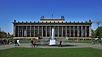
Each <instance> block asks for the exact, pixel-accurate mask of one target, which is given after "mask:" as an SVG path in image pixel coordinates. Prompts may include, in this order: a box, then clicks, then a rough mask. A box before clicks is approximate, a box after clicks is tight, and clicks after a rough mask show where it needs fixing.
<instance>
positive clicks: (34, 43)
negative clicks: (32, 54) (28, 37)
mask: <svg viewBox="0 0 102 57" xmlns="http://www.w3.org/2000/svg"><path fill="white" fill-rule="evenodd" d="M35 45H36V39H34V40H33V46H34V47H35Z"/></svg>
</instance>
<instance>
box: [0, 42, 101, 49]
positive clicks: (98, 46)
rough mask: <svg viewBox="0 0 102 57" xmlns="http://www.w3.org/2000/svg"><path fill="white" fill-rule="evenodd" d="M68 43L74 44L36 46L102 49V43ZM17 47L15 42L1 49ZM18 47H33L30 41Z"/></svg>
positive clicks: (2, 46)
mask: <svg viewBox="0 0 102 57" xmlns="http://www.w3.org/2000/svg"><path fill="white" fill-rule="evenodd" d="M65 44H66V45H72V46H65V47H58V46H40V45H39V46H36V48H85V47H90V48H96V49H100V50H102V45H98V44H95V45H92V44H89V43H88V44H87V43H65ZM13 47H15V45H14V44H10V45H1V46H0V50H4V49H9V48H13ZM16 47H25V48H31V46H30V43H21V44H20V46H16Z"/></svg>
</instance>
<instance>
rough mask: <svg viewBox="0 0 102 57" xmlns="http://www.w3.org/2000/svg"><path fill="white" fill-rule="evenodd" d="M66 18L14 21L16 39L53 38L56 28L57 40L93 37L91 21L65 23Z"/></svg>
mask: <svg viewBox="0 0 102 57" xmlns="http://www.w3.org/2000/svg"><path fill="white" fill-rule="evenodd" d="M64 20H65V19H64V16H61V18H59V19H54V18H51V19H45V18H44V16H42V17H41V18H40V21H38V22H35V21H34V22H31V21H30V22H27V21H26V22H23V21H22V22H19V21H18V22H17V21H16V20H14V22H13V25H14V38H36V37H41V38H51V29H52V27H54V30H55V31H54V33H55V38H65V37H69V38H73V37H76V38H80V37H84V38H89V37H91V24H92V22H91V20H89V21H84V22H67V21H66V22H65V21H64Z"/></svg>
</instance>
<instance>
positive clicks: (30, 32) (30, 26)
mask: <svg viewBox="0 0 102 57" xmlns="http://www.w3.org/2000/svg"><path fill="white" fill-rule="evenodd" d="M30 37H31V26H30Z"/></svg>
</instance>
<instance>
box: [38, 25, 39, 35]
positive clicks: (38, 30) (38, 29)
mask: <svg viewBox="0 0 102 57" xmlns="http://www.w3.org/2000/svg"><path fill="white" fill-rule="evenodd" d="M38 36H39V26H38Z"/></svg>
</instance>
